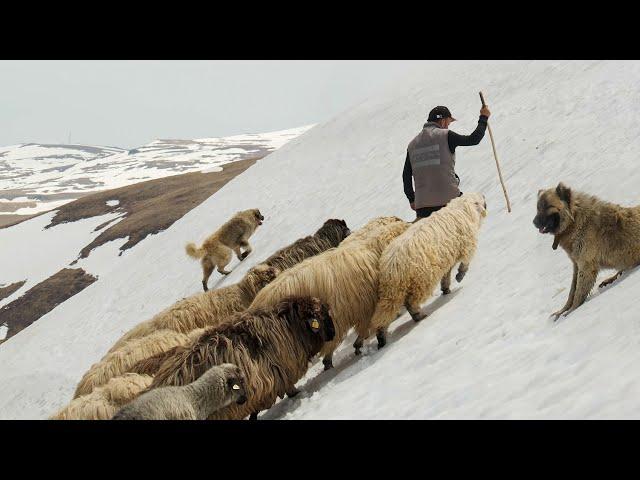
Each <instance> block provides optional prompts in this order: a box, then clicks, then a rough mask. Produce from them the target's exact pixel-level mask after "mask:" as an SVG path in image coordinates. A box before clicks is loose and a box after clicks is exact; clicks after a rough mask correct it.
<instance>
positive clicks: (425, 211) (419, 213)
mask: <svg viewBox="0 0 640 480" xmlns="http://www.w3.org/2000/svg"><path fill="white" fill-rule="evenodd" d="M442 207H444V205H440V206H439V207H423V208H418V209H416V219H418V218H427V217H428V216H429V215H431V214H432V213H433V212H437V211H438V210H440V209H441V208H442Z"/></svg>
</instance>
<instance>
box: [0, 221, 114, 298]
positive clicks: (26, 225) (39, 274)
mask: <svg viewBox="0 0 640 480" xmlns="http://www.w3.org/2000/svg"><path fill="white" fill-rule="evenodd" d="M54 215H55V212H49V213H45V214H43V215H40V216H38V217H35V218H32V219H31V220H29V221H26V222H22V223H19V224H18V225H14V226H13V227H11V228H4V229H0V245H2V248H1V249H0V265H2V269H1V270H0V283H7V284H9V283H13V282H18V281H21V280H24V279H26V280H27V281H26V283H25V284H24V285H23V286H22V287H21V288H20V289H18V290H17V291H15V292H14V293H13V294H11V295H10V296H9V297H7V298H4V299H2V300H0V308H1V307H2V306H3V305H6V304H8V303H10V302H12V301H13V300H15V299H17V298H18V297H20V296H22V295H24V293H25V292H26V291H27V290H29V289H30V288H31V287H33V286H34V285H36V284H38V283H40V282H41V281H43V280H46V279H47V278H49V277H50V276H51V275H53V274H54V273H56V272H58V271H59V270H61V269H63V268H65V267H69V268H77V267H75V266H69V264H70V263H71V262H73V261H74V260H75V259H76V258H77V257H78V254H79V253H80V250H82V248H83V247H84V246H85V245H88V244H89V243H91V241H92V240H93V239H94V238H95V237H97V236H98V235H99V234H100V232H95V231H94V230H95V228H96V227H97V226H99V225H101V224H102V223H104V222H106V221H108V220H111V219H113V218H117V217H118V215H117V214H114V213H109V214H106V215H100V216H97V217H91V218H87V219H83V220H79V221H77V222H70V223H61V224H58V225H56V226H55V227H52V228H48V229H46V230H45V229H44V227H45V226H46V225H48V224H49V223H50V222H51V219H52V218H53V217H54ZM110 243H111V242H110ZM94 253H96V252H94ZM111 262H113V258H112V259H111ZM104 263H105V265H110V263H109V262H104ZM94 265H95V264H94ZM85 270H86V269H85ZM88 273H91V274H93V275H99V274H100V273H101V270H100V269H93V270H92V271H88Z"/></svg>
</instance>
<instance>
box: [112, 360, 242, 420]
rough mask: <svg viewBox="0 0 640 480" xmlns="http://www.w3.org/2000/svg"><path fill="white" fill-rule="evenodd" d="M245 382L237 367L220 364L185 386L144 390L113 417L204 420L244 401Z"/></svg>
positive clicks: (123, 418) (118, 418)
mask: <svg viewBox="0 0 640 480" xmlns="http://www.w3.org/2000/svg"><path fill="white" fill-rule="evenodd" d="M244 383H245V382H244V377H243V374H242V372H241V370H240V368H238V367H237V366H235V365H233V364H231V363H223V364H222V365H216V366H214V367H211V368H210V369H209V370H207V371H206V372H205V373H204V374H203V375H202V376H201V377H200V378H198V379H197V380H195V381H194V382H192V383H190V384H188V385H184V386H182V387H162V388H156V389H155V390H150V391H148V392H146V393H143V394H142V395H140V396H139V397H138V398H137V399H135V400H134V401H133V402H131V403H128V404H127V405H125V406H124V407H122V408H121V409H120V411H119V412H118V413H116V414H115V416H114V417H113V420H206V419H207V417H208V416H209V415H211V414H213V413H214V412H216V411H217V410H219V409H221V408H224V407H226V406H227V405H229V404H231V403H234V402H235V403H237V404H238V405H242V404H244V403H245V402H246V401H247V396H246V393H245V387H244Z"/></svg>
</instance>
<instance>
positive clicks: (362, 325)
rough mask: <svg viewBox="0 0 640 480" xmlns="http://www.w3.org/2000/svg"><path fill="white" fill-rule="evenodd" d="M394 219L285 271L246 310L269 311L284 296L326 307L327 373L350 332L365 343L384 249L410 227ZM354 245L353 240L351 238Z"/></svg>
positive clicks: (378, 222) (372, 225)
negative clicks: (329, 323)
mask: <svg viewBox="0 0 640 480" xmlns="http://www.w3.org/2000/svg"><path fill="white" fill-rule="evenodd" d="M409 225H410V224H409V223H407V222H404V221H402V220H400V219H399V218H397V217H384V218H383V219H375V220H373V221H371V222H369V223H368V224H367V225H365V227H363V230H364V231H357V232H354V233H353V234H351V235H350V236H349V238H347V239H346V240H345V241H343V242H342V244H341V245H340V246H339V247H338V248H334V249H331V250H328V251H326V252H324V253H322V254H320V255H317V256H315V257H312V258H309V259H307V260H305V261H304V262H302V263H300V264H298V265H296V266H295V267H293V268H290V269H289V270H286V271H285V272H284V273H283V274H282V275H280V276H279V277H278V278H277V279H276V280H274V281H273V282H271V284H270V285H268V286H267V287H265V288H264V289H263V290H262V291H261V292H260V293H259V294H258V295H257V296H256V298H255V300H254V301H253V303H252V304H251V306H250V307H249V308H252V309H256V308H270V307H273V306H274V305H276V304H278V302H280V301H282V299H283V298H286V297H288V296H294V295H295V296H314V297H318V298H320V299H321V300H322V301H323V302H325V303H326V304H327V305H329V308H330V309H331V312H332V313H331V316H332V318H333V321H334V323H335V330H336V334H335V338H334V339H333V341H331V342H327V343H326V344H325V346H324V347H323V349H322V352H321V354H322V356H323V357H324V358H323V364H324V367H325V370H328V369H329V368H331V367H332V366H333V352H334V351H335V349H336V348H337V347H338V345H340V343H341V342H342V340H343V339H344V338H345V336H346V335H347V333H348V332H349V330H350V329H351V328H352V327H354V328H355V329H356V332H357V333H358V335H359V336H363V338H366V337H367V336H368V332H369V321H370V319H371V316H372V315H373V312H374V310H375V307H376V303H377V297H378V261H379V259H380V255H381V254H382V251H383V250H384V248H385V247H386V246H387V245H388V244H389V243H390V242H391V241H392V240H393V239H394V238H396V237H397V236H398V235H400V234H401V233H403V232H404V231H405V230H406V229H407V228H409ZM354 236H355V238H356V240H352V237H354Z"/></svg>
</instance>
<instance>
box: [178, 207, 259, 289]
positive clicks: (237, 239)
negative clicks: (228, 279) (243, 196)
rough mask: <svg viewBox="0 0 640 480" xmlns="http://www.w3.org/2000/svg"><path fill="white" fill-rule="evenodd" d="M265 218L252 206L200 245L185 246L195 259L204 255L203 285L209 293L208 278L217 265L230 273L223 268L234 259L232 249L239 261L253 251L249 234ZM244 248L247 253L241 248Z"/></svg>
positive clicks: (226, 272)
mask: <svg viewBox="0 0 640 480" xmlns="http://www.w3.org/2000/svg"><path fill="white" fill-rule="evenodd" d="M263 220H264V217H263V216H262V214H261V213H260V210H258V209H257V208H253V209H251V210H243V211H241V212H238V213H236V214H235V215H234V216H233V217H231V219H230V220H228V221H227V222H226V223H225V224H224V225H222V226H221V227H220V228H219V229H218V230H216V231H215V232H214V233H213V234H211V235H210V236H209V238H207V239H206V240H205V241H204V243H203V244H202V246H201V247H199V248H198V247H196V245H195V243H188V244H187V246H186V250H187V255H189V256H190V257H193V258H201V259H202V260H200V262H201V263H202V273H203V276H202V288H203V289H204V291H205V292H206V291H207V290H208V289H209V287H207V281H208V280H209V277H210V276H211V274H212V273H213V270H214V269H215V268H216V267H217V269H218V272H220V273H221V274H223V275H228V274H229V273H231V271H227V270H225V269H224V267H226V266H227V265H228V264H229V262H230V261H231V256H232V250H233V252H235V253H236V256H237V257H238V260H240V261H242V260H244V259H245V258H247V255H249V254H250V253H251V245H249V237H250V236H251V235H253V232H255V231H256V228H258V226H259V225H262V221H263ZM241 248H244V252H242V251H241V250H240V249H241Z"/></svg>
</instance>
